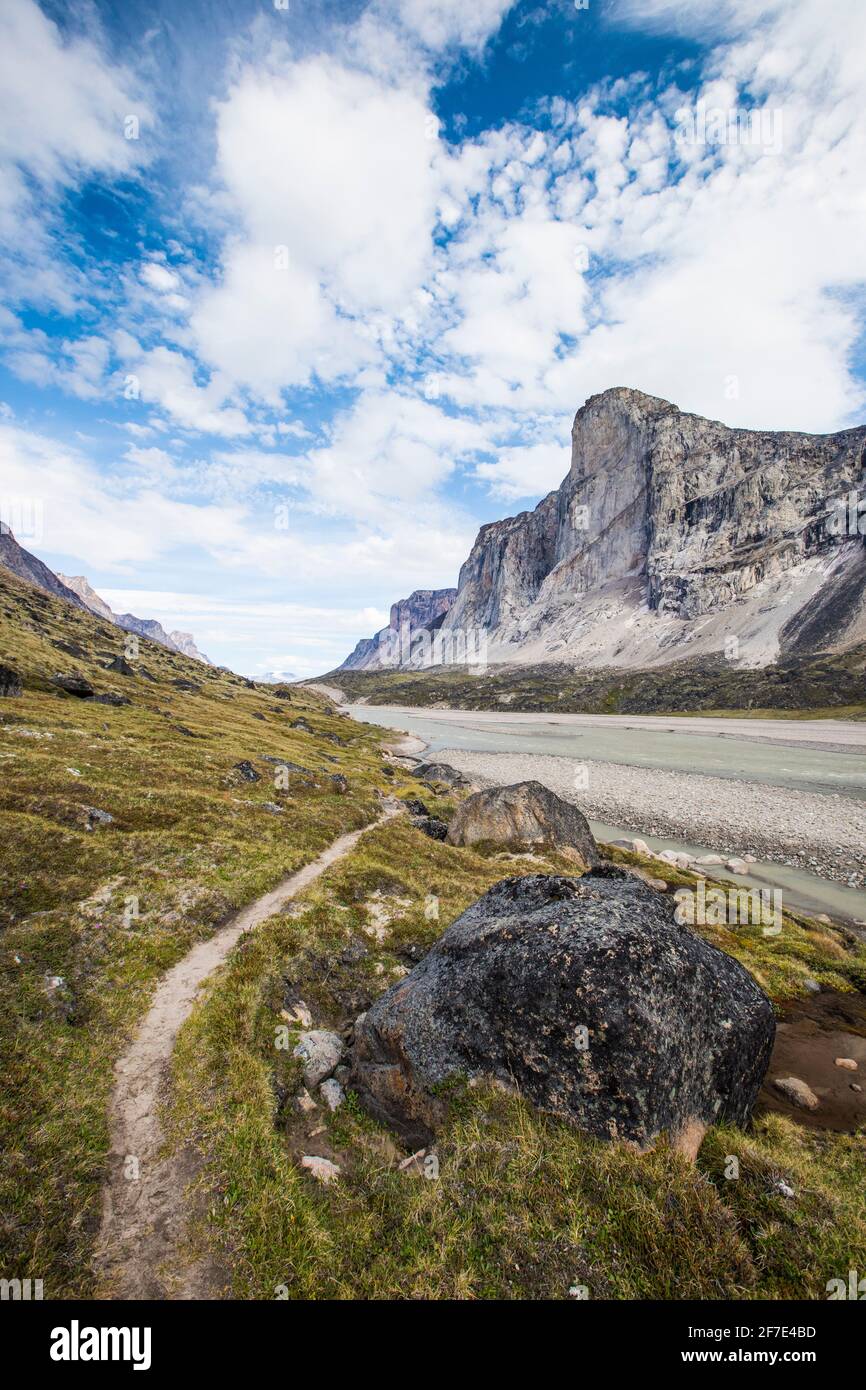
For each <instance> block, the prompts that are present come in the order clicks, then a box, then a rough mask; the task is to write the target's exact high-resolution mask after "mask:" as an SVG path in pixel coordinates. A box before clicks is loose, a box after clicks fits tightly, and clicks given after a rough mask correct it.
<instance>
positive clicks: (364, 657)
mask: <svg viewBox="0 0 866 1390" xmlns="http://www.w3.org/2000/svg"><path fill="white" fill-rule="evenodd" d="M456 597H457V590H456V589H416V590H415V592H414V593H413V594H410V595H409V597H408V598H401V599H399V600H398V602H397V603H392V605H391V614H390V618H389V620H388V626H387V627H383V628H381V629H380V631H379V632H377V633H376V634H375V636H373V637H363V638H362V639H361V641H360V642H359V643H358V645H357V646H356V647H355V650H354V651H353V652H352V654H351V656H348V657H347V658H346V660H345V661H344V662H343V664H342V666H341V667H340V670H341V671H370V670H377V669H379V668H380V667H391V666H394V667H399V666H406V665H409V664H410V660H411V653H412V645H413V643H412V636H411V634H412V633H415V634H416V641H415V644H414V645H415V647H416V649H417V646H418V640H417V635H418V634H420V633H422V632H424V633H427V634H432V633H435V632H437V631H438V629H439V628H440V627H441V626H442V623H443V620H444V618H445V615H446V613H447V612H448V610H449V608H450V607H451V605H452V603H453V602H454V600H455V598H456Z"/></svg>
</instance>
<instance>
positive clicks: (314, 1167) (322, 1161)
mask: <svg viewBox="0 0 866 1390" xmlns="http://www.w3.org/2000/svg"><path fill="white" fill-rule="evenodd" d="M301 1167H302V1168H306V1170H307V1172H308V1173H312V1175H313V1177H314V1178H316V1179H317V1181H318V1182H321V1183H324V1184H325V1186H326V1187H327V1186H328V1184H329V1183H332V1182H336V1180H337V1178H338V1177H339V1176H340V1169H339V1168H338V1166H337V1164H336V1163H332V1162H331V1160H330V1159H329V1158H320V1157H319V1156H318V1154H304V1156H303V1158H302V1159H301Z"/></svg>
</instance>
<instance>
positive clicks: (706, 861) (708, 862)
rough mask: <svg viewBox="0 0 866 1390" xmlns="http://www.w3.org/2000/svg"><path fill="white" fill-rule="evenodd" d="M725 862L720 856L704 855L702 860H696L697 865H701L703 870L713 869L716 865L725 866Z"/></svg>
mask: <svg viewBox="0 0 866 1390" xmlns="http://www.w3.org/2000/svg"><path fill="white" fill-rule="evenodd" d="M724 862H725V861H724V859H723V858H722V856H721V855H720V854H702V855H701V857H700V859H696V860H695V863H696V864H700V865H701V867H702V868H707V869H709V868H713V867H714V866H716V865H720V864H724Z"/></svg>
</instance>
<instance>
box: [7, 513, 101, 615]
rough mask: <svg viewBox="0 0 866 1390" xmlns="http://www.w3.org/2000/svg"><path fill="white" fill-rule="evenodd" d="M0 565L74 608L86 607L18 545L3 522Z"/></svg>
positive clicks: (39, 562) (45, 566) (60, 580)
mask: <svg viewBox="0 0 866 1390" xmlns="http://www.w3.org/2000/svg"><path fill="white" fill-rule="evenodd" d="M0 564H2V565H4V566H5V568H6V569H7V570H11V571H12V573H13V574H16V575H17V576H18V578H19V579H26V580H27V581H28V582H29V583H30V584H36V585H38V587H39V588H40V589H45V590H46V592H47V593H49V594H54V595H55V597H57V598H63V599H66V601H67V603H74V604H75V606H76V608H86V607H87V605H86V604H85V603H83V602H82V600H81V599H80V597H79V596H78V594H76V593H74V592H73V590H72V589H69V588H67V586H66V585H65V584H64V582H63V580H62V579H60V577H59V576H58V575H56V574H54V573H53V571H52V570H50V569H49V568H48V566H47V565H43V563H42V561H41V560H37V558H36V556H35V555H31V554H30V551H29V550H25V549H24V547H23V546H21V545H19V544H18V542H17V541H16V539H15V537H14V536H13V534H12V532H11V531H10V529H9V527H8V526H7V525H6V523H5V522H0Z"/></svg>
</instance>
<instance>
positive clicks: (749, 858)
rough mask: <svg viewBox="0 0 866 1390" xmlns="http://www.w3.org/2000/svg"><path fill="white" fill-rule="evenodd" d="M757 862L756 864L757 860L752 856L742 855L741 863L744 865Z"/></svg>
mask: <svg viewBox="0 0 866 1390" xmlns="http://www.w3.org/2000/svg"><path fill="white" fill-rule="evenodd" d="M757 862H758V861H757V859H756V858H755V856H754V854H744V855H743V863H744V864H757Z"/></svg>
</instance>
